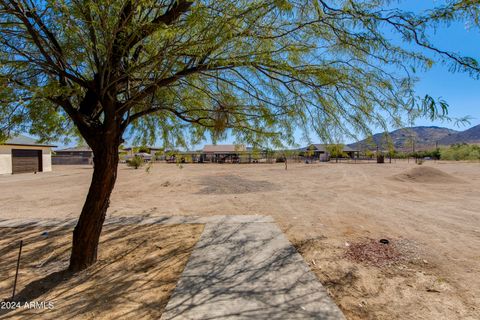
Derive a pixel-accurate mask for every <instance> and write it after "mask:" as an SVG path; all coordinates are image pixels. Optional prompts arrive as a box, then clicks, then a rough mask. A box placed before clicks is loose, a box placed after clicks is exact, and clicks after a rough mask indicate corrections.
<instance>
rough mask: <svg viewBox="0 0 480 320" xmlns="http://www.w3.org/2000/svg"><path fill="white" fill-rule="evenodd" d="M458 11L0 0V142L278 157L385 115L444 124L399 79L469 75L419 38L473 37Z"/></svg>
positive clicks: (277, 1)
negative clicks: (448, 32)
mask: <svg viewBox="0 0 480 320" xmlns="http://www.w3.org/2000/svg"><path fill="white" fill-rule="evenodd" d="M459 3H460V4H459ZM459 3H456V2H453V1H447V2H446V4H445V5H443V6H441V7H438V8H430V9H432V10H427V11H425V12H423V13H420V14H418V15H415V14H412V13H410V12H403V11H401V10H398V9H388V7H389V5H390V1H387V0H379V1H360V0H359V1H351V0H339V1H292V0H220V1H209V0H203V1H200V0H199V1H188V0H175V1H174V0H172V1H167V0H142V1H131V0H105V1H93V0H84V1H66V0H45V1H29V0H14V1H7V0H0V12H1V15H0V39H1V40H0V140H1V139H5V138H6V136H8V135H11V134H12V133H15V132H18V131H29V132H30V133H31V134H36V135H39V136H40V137H41V138H42V139H44V140H48V139H57V138H59V137H62V136H64V135H67V136H75V135H81V136H83V137H84V138H85V140H86V142H87V143H88V144H89V145H90V146H96V147H98V148H100V147H101V146H102V143H105V141H106V140H107V138H106V137H107V136H108V135H112V134H116V135H118V136H120V137H118V139H116V140H115V141H116V143H118V144H120V143H121V141H122V137H123V136H124V134H125V135H128V136H129V137H131V138H133V139H134V140H135V141H137V142H138V143H139V144H152V143H153V142H154V141H156V140H158V139H160V140H163V142H164V143H163V144H164V145H165V146H169V145H176V146H187V145H188V144H189V143H190V144H195V143H198V142H199V141H201V140H202V139H204V138H207V137H211V138H212V139H213V140H214V141H216V140H218V139H222V138H224V137H225V136H226V135H227V134H229V135H231V136H233V137H234V138H235V139H236V140H238V141H241V142H244V143H249V144H257V145H266V144H267V142H270V143H272V145H281V144H282V143H283V142H287V143H293V142H294V141H293V136H294V135H293V132H294V131H295V130H296V129H301V130H303V131H304V132H305V134H308V132H310V131H314V132H316V133H317V134H318V136H320V137H321V138H322V139H324V140H325V141H328V140H329V139H331V134H332V132H336V133H339V134H340V135H349V136H352V135H357V134H364V135H367V134H368V133H369V132H370V129H369V128H370V127H373V126H378V127H382V128H385V127H386V124H387V123H388V122H387V119H385V118H384V116H381V115H382V114H383V115H385V114H388V115H389V117H390V118H391V119H388V120H390V121H391V122H393V123H395V124H399V123H400V122H401V119H402V115H404V114H405V113H408V114H411V115H414V116H423V115H429V116H431V117H432V119H433V118H435V117H446V116H447V105H446V103H445V102H444V101H441V100H435V99H433V98H430V97H428V96H427V97H425V98H418V97H416V96H415V94H414V92H413V88H414V83H415V79H414V78H413V77H412V76H411V75H410V73H409V72H407V71H406V70H411V67H412V68H423V69H428V68H430V67H431V66H432V65H433V63H434V62H436V61H437V60H438V61H441V62H445V63H449V64H450V66H451V67H452V68H453V70H460V71H466V72H469V73H470V74H472V75H478V71H479V67H478V63H477V62H476V61H475V60H474V59H473V58H471V57H463V56H461V55H459V54H457V53H450V52H446V51H442V50H439V49H437V48H436V47H435V46H434V45H433V44H432V43H430V42H429V39H428V36H427V35H428V30H429V29H430V28H432V27H436V26H437V25H438V24H441V23H445V22H448V21H452V20H459V19H468V20H469V21H470V22H471V23H472V24H473V26H476V25H478V19H477V15H478V9H479V6H480V5H479V4H478V2H476V1H460V2H459ZM395 36H397V38H401V39H403V41H404V43H402V44H398V43H396V42H395V41H392V40H390V39H392V38H395ZM412 44H413V45H412ZM418 49H421V50H418ZM423 49H427V50H428V51H425V50H423ZM387 66H388V67H387Z"/></svg>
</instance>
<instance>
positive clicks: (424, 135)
mask: <svg viewBox="0 0 480 320" xmlns="http://www.w3.org/2000/svg"><path fill="white" fill-rule="evenodd" d="M477 127H478V126H477ZM472 129H473V128H472ZM467 131H468V130H467ZM478 131H480V129H479V130H478ZM464 132H465V131H464ZM460 133H463V132H459V131H455V130H452V129H448V128H442V127H435V126H429V127H425V126H421V127H411V128H402V129H398V130H395V131H392V132H389V133H388V134H387V135H386V134H385V133H377V134H375V135H373V136H372V137H370V138H368V139H364V140H362V141H359V142H356V143H352V144H350V145H349V146H350V147H352V148H354V149H358V150H365V149H370V150H375V149H376V148H377V145H378V147H379V148H381V149H387V148H388V145H389V142H388V141H391V143H392V144H393V146H394V147H395V149H396V150H412V149H413V142H414V143H415V150H422V149H423V150H424V149H430V148H434V147H435V145H436V143H437V142H438V145H442V144H443V143H441V141H451V140H452V141H453V140H454V139H451V138H452V137H455V136H457V135H458V134H460ZM479 138H480V136H479ZM448 144H451V143H448Z"/></svg>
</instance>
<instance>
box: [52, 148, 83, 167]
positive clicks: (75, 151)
mask: <svg viewBox="0 0 480 320" xmlns="http://www.w3.org/2000/svg"><path fill="white" fill-rule="evenodd" d="M52 163H53V164H54V165H70V164H71V165H74V164H77V165H79V164H93V151H92V149H90V147H86V146H85V147H74V148H67V149H62V150H56V151H55V153H54V154H53V156H52Z"/></svg>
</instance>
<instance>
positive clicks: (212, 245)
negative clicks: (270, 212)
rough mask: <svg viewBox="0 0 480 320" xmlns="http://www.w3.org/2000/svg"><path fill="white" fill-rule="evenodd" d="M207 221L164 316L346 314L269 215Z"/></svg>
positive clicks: (165, 318) (334, 316) (338, 316)
mask: <svg viewBox="0 0 480 320" xmlns="http://www.w3.org/2000/svg"><path fill="white" fill-rule="evenodd" d="M248 217H249V216H243V218H242V219H243V222H239V221H238V220H237V219H238V218H236V217H235V216H232V217H225V218H224V219H220V221H215V222H211V223H207V224H206V226H205V230H204V232H203V234H202V236H201V238H200V240H199V242H198V243H197V245H196V247H195V249H194V251H193V253H192V255H191V256H190V259H189V262H188V263H187V266H186V267H185V270H184V271H183V273H182V276H181V277H180V280H179V282H178V283H177V287H176V289H175V291H174V293H173V295H172V297H171V298H170V301H169V303H168V305H167V308H166V311H165V312H164V314H163V315H162V318H161V319H162V320H171V319H195V320H197V319H198V320H199V319H202V320H206V319H268V320H272V319H282V320H286V319H344V316H343V314H342V313H341V311H340V310H339V309H338V307H337V306H336V305H335V303H334V302H333V301H332V300H331V299H330V297H329V296H328V294H327V292H326V291H325V289H324V288H323V286H322V285H321V284H320V282H319V281H318V279H317V278H316V277H315V275H314V274H313V273H312V272H311V271H310V269H309V268H308V266H307V264H306V263H305V261H304V260H303V258H302V257H301V256H300V254H298V252H297V251H296V249H295V248H294V247H293V246H292V245H291V243H290V242H289V241H288V240H287V239H286V238H285V236H284V234H283V233H282V232H281V230H280V229H279V228H278V227H277V226H276V225H275V223H273V221H271V220H269V219H268V218H266V219H264V220H259V218H258V217H256V216H251V217H250V218H248Z"/></svg>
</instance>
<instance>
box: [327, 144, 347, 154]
mask: <svg viewBox="0 0 480 320" xmlns="http://www.w3.org/2000/svg"><path fill="white" fill-rule="evenodd" d="M344 147H345V146H344V145H343V144H338V143H336V144H329V145H327V146H326V149H327V151H328V153H330V157H331V158H343V157H347V154H346V153H345V152H343V148H344Z"/></svg>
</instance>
